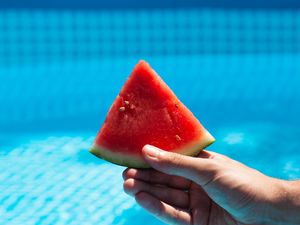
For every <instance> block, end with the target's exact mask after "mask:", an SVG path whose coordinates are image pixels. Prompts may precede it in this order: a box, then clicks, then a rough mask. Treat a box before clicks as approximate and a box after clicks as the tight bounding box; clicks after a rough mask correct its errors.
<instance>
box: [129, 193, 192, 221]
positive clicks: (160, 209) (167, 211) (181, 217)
mask: <svg viewBox="0 0 300 225" xmlns="http://www.w3.org/2000/svg"><path fill="white" fill-rule="evenodd" d="M135 199H136V201H137V203H139V204H140V205H141V206H142V207H143V208H144V209H146V210H148V211H149V212H150V213H152V214H153V215H154V216H156V217H157V218H158V219H160V220H162V221H164V222H165V223H167V224H180V225H188V224H191V216H190V214H189V212H188V211H185V210H182V209H179V208H176V207H173V206H171V205H169V204H167V203H165V202H163V201H160V200H158V199H157V198H156V197H153V196H152V195H150V194H147V193H145V192H140V193H138V194H136V196H135Z"/></svg>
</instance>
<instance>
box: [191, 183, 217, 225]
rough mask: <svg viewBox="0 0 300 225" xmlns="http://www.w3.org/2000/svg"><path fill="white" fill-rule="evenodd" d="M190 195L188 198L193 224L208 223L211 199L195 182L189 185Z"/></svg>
mask: <svg viewBox="0 0 300 225" xmlns="http://www.w3.org/2000/svg"><path fill="white" fill-rule="evenodd" d="M190 195H191V196H193V197H192V198H191V200H190V207H191V209H192V215H193V224H209V214H210V208H211V204H212V203H211V199H210V198H209V197H208V195H207V194H206V192H205V191H204V190H203V189H202V188H201V187H200V186H199V185H196V184H192V185H191V189H190Z"/></svg>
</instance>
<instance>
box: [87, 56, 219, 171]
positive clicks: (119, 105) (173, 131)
mask: <svg viewBox="0 0 300 225" xmlns="http://www.w3.org/2000/svg"><path fill="white" fill-rule="evenodd" d="M214 141H215V139H214V138H213V137H212V136H211V134H210V133H209V132H208V131H207V130H206V129H205V128H204V127H203V126H202V125H201V124H200V122H199V121H198V120H197V119H196V117H195V116H194V115H193V114H192V113H191V112H190V111H189V110H188V109H187V108H186V107H185V106H184V105H183V104H182V103H181V102H180V101H179V100H178V98H177V97H176V96H175V94H174V93H173V92H172V90H171V89H170V88H169V87H168V86H167V84H166V83H165V82H164V81H163V80H162V79H161V78H160V77H159V76H158V75H157V74H156V72H155V71H154V70H153V69H152V68H151V67H150V65H149V64H148V63H146V62H145V61H143V60H141V61H140V62H139V63H138V64H137V65H136V66H135V68H134V70H133V71H132V74H131V75H130V77H129V78H128V80H127V81H126V83H125V85H124V87H123V88H122V90H121V92H120V94H119V95H118V96H117V98H116V100H115V102H114V103H113V105H112V106H111V108H110V110H109V112H108V114H107V117H106V119H105V122H104V124H103V126H102V128H101V130H100V131H99V133H98V135H97V138H96V140H95V143H94V146H93V147H92V148H91V150H90V151H91V153H93V154H94V155H96V156H98V157H100V158H102V159H105V160H107V161H110V162H112V163H115V164H118V165H122V166H127V167H135V168H147V167H149V165H148V164H147V163H146V162H145V160H144V159H143V157H142V151H141V150H142V148H143V146H144V145H146V144H150V145H154V146H156V147H159V148H161V149H164V150H166V151H170V152H177V153H180V154H184V155H189V156H195V155H197V154H198V153H199V152H200V151H201V150H202V149H203V148H205V147H206V146H208V145H210V144H211V143H213V142H214Z"/></svg>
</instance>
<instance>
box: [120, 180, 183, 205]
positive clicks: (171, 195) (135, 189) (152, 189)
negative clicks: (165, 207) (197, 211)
mask: <svg viewBox="0 0 300 225" xmlns="http://www.w3.org/2000/svg"><path fill="white" fill-rule="evenodd" d="M124 190H125V192H126V193H127V194H129V195H132V196H134V195H136V194H137V193H139V192H147V193H149V194H151V195H152V196H155V197H156V198H158V199H160V200H162V201H163V202H166V203H169V204H171V205H174V206H178V207H181V208H188V207H189V195H188V193H187V192H185V191H181V190H178V189H174V188H168V187H163V186H154V185H151V184H148V183H145V182H143V181H139V180H134V179H132V178H129V179H127V180H125V182H124Z"/></svg>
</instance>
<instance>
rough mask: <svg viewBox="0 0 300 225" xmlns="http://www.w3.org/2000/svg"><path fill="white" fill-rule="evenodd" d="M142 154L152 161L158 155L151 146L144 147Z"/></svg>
mask: <svg viewBox="0 0 300 225" xmlns="http://www.w3.org/2000/svg"><path fill="white" fill-rule="evenodd" d="M143 152H144V154H145V155H146V156H147V157H150V158H152V159H156V158H157V155H158V154H159V150H158V149H157V148H156V147H154V146H151V145H145V146H144V148H143Z"/></svg>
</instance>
